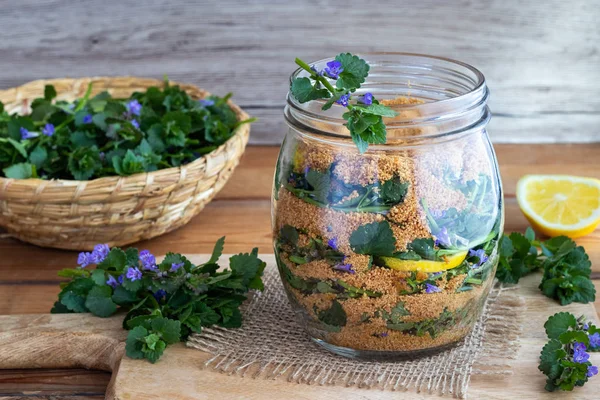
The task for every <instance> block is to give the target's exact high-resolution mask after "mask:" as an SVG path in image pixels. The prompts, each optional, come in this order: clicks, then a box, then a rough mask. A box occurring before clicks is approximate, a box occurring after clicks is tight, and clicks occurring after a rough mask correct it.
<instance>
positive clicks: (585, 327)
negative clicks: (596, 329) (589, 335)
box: [583, 323, 590, 331]
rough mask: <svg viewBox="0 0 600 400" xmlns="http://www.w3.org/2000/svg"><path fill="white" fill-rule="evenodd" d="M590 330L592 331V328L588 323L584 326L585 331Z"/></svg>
mask: <svg viewBox="0 0 600 400" xmlns="http://www.w3.org/2000/svg"><path fill="white" fill-rule="evenodd" d="M588 329H590V326H589V325H588V324H587V323H586V324H583V330H584V331H587V330H588Z"/></svg>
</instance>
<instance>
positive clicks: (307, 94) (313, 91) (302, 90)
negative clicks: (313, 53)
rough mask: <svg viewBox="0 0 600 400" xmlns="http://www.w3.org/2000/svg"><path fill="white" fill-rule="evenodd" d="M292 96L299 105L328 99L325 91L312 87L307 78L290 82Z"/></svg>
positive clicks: (327, 93) (327, 92) (328, 95)
mask: <svg viewBox="0 0 600 400" xmlns="http://www.w3.org/2000/svg"><path fill="white" fill-rule="evenodd" d="M291 92H292V95H293V96H294V97H295V98H296V100H298V101H299V102H300V103H306V102H307V101H311V100H317V99H326V98H329V97H330V94H329V91H328V90H327V89H322V88H318V87H316V84H315V85H313V84H312V82H311V81H310V79H308V78H306V77H305V78H295V79H294V80H293V81H292V86H291Z"/></svg>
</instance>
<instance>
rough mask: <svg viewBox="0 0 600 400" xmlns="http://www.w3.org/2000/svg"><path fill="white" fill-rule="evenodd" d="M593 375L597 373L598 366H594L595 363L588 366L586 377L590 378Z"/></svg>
mask: <svg viewBox="0 0 600 400" xmlns="http://www.w3.org/2000/svg"><path fill="white" fill-rule="evenodd" d="M594 375H598V367H596V366H595V365H590V366H588V369H587V377H588V378H591V377H592V376H594Z"/></svg>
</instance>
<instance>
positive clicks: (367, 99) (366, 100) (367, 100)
mask: <svg viewBox="0 0 600 400" xmlns="http://www.w3.org/2000/svg"><path fill="white" fill-rule="evenodd" d="M360 101H361V102H362V103H363V104H365V105H367V106H370V105H371V104H373V94H372V93H369V92H367V93H365V94H364V95H363V96H362V98H361V100H360Z"/></svg>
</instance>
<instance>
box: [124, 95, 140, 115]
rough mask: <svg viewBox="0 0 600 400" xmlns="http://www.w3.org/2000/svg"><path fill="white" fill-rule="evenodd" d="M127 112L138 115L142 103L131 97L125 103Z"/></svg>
mask: <svg viewBox="0 0 600 400" xmlns="http://www.w3.org/2000/svg"><path fill="white" fill-rule="evenodd" d="M127 112H128V113H129V114H133V115H140V114H141V113H142V105H141V104H140V102H139V101H137V100H136V99H133V100H131V101H129V102H128V103H127Z"/></svg>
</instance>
